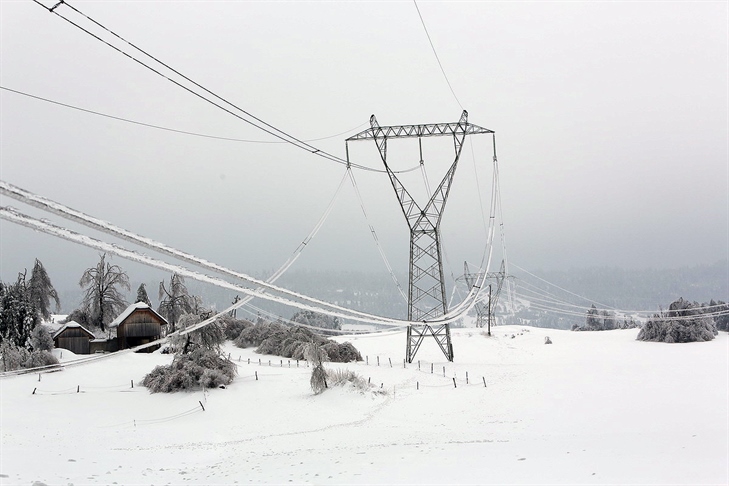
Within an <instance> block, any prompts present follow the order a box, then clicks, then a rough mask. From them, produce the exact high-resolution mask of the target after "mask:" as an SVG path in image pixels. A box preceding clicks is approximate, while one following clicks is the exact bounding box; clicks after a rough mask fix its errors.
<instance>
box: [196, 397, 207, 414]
mask: <svg viewBox="0 0 729 486" xmlns="http://www.w3.org/2000/svg"><path fill="white" fill-rule="evenodd" d="M197 403H199V404H200V406H201V407H202V409H203V412H204V411H205V406H204V405H203V404H202V402H201V401H200V400H198V401H197Z"/></svg>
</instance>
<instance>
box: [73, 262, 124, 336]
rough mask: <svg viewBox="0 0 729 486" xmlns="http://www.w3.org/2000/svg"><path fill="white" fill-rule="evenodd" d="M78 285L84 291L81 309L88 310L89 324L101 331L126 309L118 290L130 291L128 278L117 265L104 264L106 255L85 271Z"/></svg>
mask: <svg viewBox="0 0 729 486" xmlns="http://www.w3.org/2000/svg"><path fill="white" fill-rule="evenodd" d="M78 284H79V285H80V286H81V287H83V288H84V289H85V290H86V292H85V294H84V298H83V301H82V303H81V305H82V307H84V308H86V309H88V311H89V312H88V313H89V315H90V318H91V323H92V324H93V325H94V326H97V327H99V328H100V329H101V330H102V331H103V330H104V329H105V328H106V325H107V324H108V323H110V322H111V321H113V320H114V317H116V316H117V315H118V314H119V313H120V312H121V311H123V310H124V309H125V308H126V307H127V301H126V299H125V298H124V296H123V295H122V294H121V292H120V289H126V290H130V287H129V277H128V276H127V274H126V273H125V272H124V271H123V270H122V269H121V267H120V266H119V265H112V264H111V263H107V262H106V253H104V254H103V255H101V258H100V259H99V263H98V264H97V265H96V266H95V267H91V268H88V269H86V271H85V272H84V274H83V275H82V276H81V280H79V282H78Z"/></svg>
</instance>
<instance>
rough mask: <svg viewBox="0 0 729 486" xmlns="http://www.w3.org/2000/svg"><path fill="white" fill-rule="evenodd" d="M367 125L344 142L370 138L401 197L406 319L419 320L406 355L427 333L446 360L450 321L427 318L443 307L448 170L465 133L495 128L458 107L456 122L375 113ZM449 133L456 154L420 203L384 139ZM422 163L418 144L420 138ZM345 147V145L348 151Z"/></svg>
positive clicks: (410, 329) (411, 332)
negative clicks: (393, 120) (433, 322)
mask: <svg viewBox="0 0 729 486" xmlns="http://www.w3.org/2000/svg"><path fill="white" fill-rule="evenodd" d="M370 127H371V128H369V129H367V130H364V131H362V132H360V133H358V134H356V135H353V136H352V137H349V138H348V139H347V143H349V142H350V141H356V140H374V141H375V144H376V145H377V149H378V150H379V152H380V157H381V158H382V162H383V163H384V164H385V170H386V171H387V175H388V176H389V177H390V182H391V183H392V188H393V189H394V190H395V195H396V196H397V199H398V201H399V202H400V207H401V208H402V212H403V214H404V215H405V220H406V221H407V224H408V228H409V229H410V277H409V285H408V320H409V321H418V322H419V321H422V322H423V324H422V325H411V326H408V331H407V351H406V359H407V361H408V362H409V363H412V361H413V358H414V357H415V354H416V353H417V352H418V349H419V348H420V345H421V344H422V342H423V339H424V338H425V337H427V336H432V337H433V338H434V339H435V340H436V342H437V343H438V345H439V346H440V349H441V350H442V351H443V354H445V356H446V358H447V359H448V361H453V344H452V343H451V333H450V326H449V325H448V324H444V325H441V326H439V327H437V328H435V329H434V328H433V327H431V326H430V325H429V324H428V320H429V319H435V318H437V317H440V316H442V315H444V314H445V313H446V312H448V309H447V304H446V292H445V279H444V277H443V258H442V250H441V238H440V222H441V219H442V217H443V209H444V208H445V204H446V200H447V199H448V193H449V192H450V189H451V184H452V182H453V176H454V175H455V173H456V167H457V166H458V159H459V157H460V156H461V149H462V148H463V142H464V140H465V138H466V135H477V134H482V133H492V134H493V133H494V132H493V131H491V130H488V129H486V128H482V127H479V126H477V125H472V124H470V123H468V112H467V111H465V110H464V111H463V113H462V114H461V119H460V120H459V121H458V122H455V123H436V124H430V125H400V126H390V127H381V126H380V125H379V124H378V123H377V119H376V118H375V115H372V116H371V117H370ZM439 136H452V137H453V146H454V149H455V158H454V160H453V163H452V164H451V166H450V168H449V169H448V171H447V172H446V174H445V176H444V177H443V179H442V181H441V182H440V184H439V185H438V187H437V189H436V190H435V191H434V192H433V194H432V196H430V199H429V200H428V201H427V203H426V204H425V205H424V206H420V205H419V204H418V203H417V202H415V199H414V198H413V197H412V196H411V195H410V193H409V192H408V190H407V189H406V188H405V186H404V185H403V184H402V182H400V179H398V177H397V174H396V173H395V172H393V170H392V169H391V168H390V166H389V165H388V163H387V141H388V139H395V138H416V137H417V138H418V142H420V140H421V139H422V138H423V137H439ZM419 146H420V152H421V157H420V159H421V164H422V144H420V143H419ZM348 152H349V151H348Z"/></svg>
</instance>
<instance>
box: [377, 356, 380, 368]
mask: <svg viewBox="0 0 729 486" xmlns="http://www.w3.org/2000/svg"><path fill="white" fill-rule="evenodd" d="M377 366H380V357H379V356H378V357H377Z"/></svg>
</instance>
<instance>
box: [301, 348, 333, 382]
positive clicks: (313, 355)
mask: <svg viewBox="0 0 729 486" xmlns="http://www.w3.org/2000/svg"><path fill="white" fill-rule="evenodd" d="M304 356H305V357H306V360H307V361H308V362H309V363H311V366H312V367H313V369H312V370H311V380H310V384H311V389H312V390H314V393H315V394H317V395H318V394H319V393H321V392H323V391H324V390H325V389H326V388H327V387H328V386H327V372H326V370H325V369H324V365H323V364H322V362H323V361H324V360H325V359H326V356H327V354H326V351H324V350H323V349H322V348H321V346H319V345H318V344H317V343H309V344H307V345H306V348H305V349H304Z"/></svg>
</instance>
